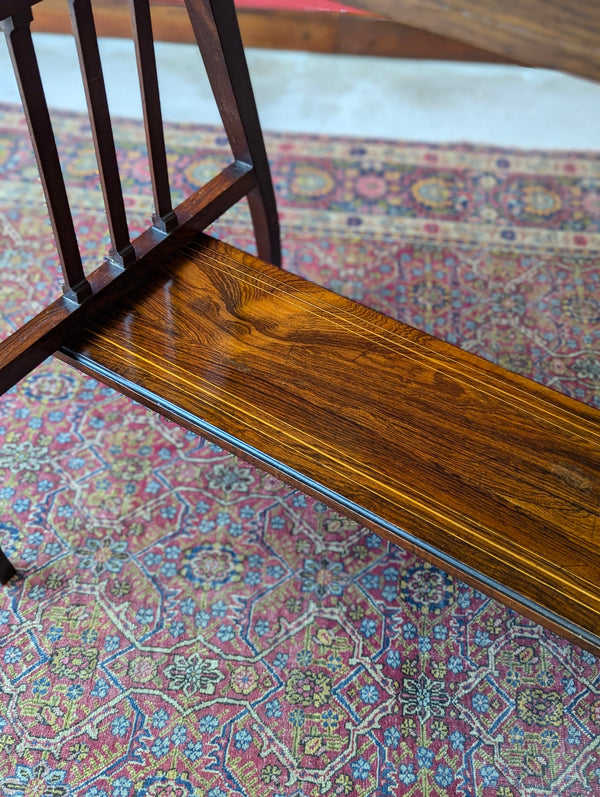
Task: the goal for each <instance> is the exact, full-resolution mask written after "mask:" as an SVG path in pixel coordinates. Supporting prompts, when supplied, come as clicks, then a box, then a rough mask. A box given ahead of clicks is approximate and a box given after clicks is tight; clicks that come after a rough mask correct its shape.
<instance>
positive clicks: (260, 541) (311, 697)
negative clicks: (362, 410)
mask: <svg viewBox="0 0 600 797" xmlns="http://www.w3.org/2000/svg"><path fill="white" fill-rule="evenodd" d="M58 122H59V128H60V138H61V141H62V145H63V150H64V152H65V153H66V160H65V171H66V175H67V178H68V182H69V190H70V193H71V196H72V198H73V201H74V204H75V206H76V208H77V226H78V230H79V235H80V238H81V241H82V242H83V245H84V247H85V251H86V253H87V254H88V256H89V258H88V259H89V263H90V264H92V263H96V262H97V261H98V258H99V257H101V256H102V252H103V251H104V248H105V245H106V238H105V230H104V228H103V227H102V225H101V221H100V219H101V214H100V213H99V208H100V194H99V191H98V188H97V185H96V178H95V171H94V163H93V158H92V156H91V144H90V142H89V136H88V132H87V125H86V124H85V122H84V121H83V120H82V119H80V118H79V117H76V116H62V117H60V118H59V119H58ZM25 135H26V134H25V128H24V122H23V119H22V117H21V115H20V113H19V112H18V110H17V109H15V108H12V107H7V106H5V107H3V108H2V109H1V116H0V177H1V178H2V183H1V188H0V258H1V263H2V282H1V284H0V307H1V309H2V324H3V330H4V332H5V333H7V332H8V331H9V330H10V329H11V328H13V327H14V326H16V325H17V324H19V323H20V322H21V321H22V320H23V319H24V318H25V317H27V316H29V315H31V314H32V313H33V312H34V311H35V310H36V309H38V307H39V306H40V304H41V303H45V302H46V301H47V300H48V299H50V298H52V297H53V296H54V295H56V293H57V292H58V286H59V283H60V278H59V274H58V271H57V265H56V262H55V259H54V257H53V250H52V241H51V237H50V228H49V225H48V223H47V221H46V219H45V216H44V210H43V203H42V199H41V189H40V187H39V184H38V182H37V180H36V177H35V167H34V164H33V161H32V157H31V155H30V154H29V153H28V152H27V148H26V147H25V146H24V144H23V142H24V140H25ZM117 137H118V144H119V148H120V157H121V164H122V171H123V175H124V178H125V190H126V202H127V207H128V211H129V212H130V216H131V223H132V226H133V227H135V228H137V229H141V228H142V226H145V224H146V221H145V220H146V219H147V218H148V216H149V212H150V211H149V187H148V183H149V181H148V176H147V167H146V165H145V156H144V148H143V144H142V143H141V142H142V141H143V134H142V130H141V127H140V126H139V125H138V124H137V123H133V122H124V123H123V124H122V125H121V126H120V127H119V130H118V136H117ZM267 148H268V150H269V154H270V157H271V159H272V165H273V172H274V178H275V183H276V190H277V194H278V199H279V205H280V212H281V219H282V225H283V240H284V253H285V254H284V257H285V267H286V268H288V269H291V270H293V271H295V272H298V273H301V274H302V275H304V276H306V277H309V278H311V279H313V280H314V281H316V282H320V283H323V284H325V285H327V286H328V287H330V288H332V289H333V290H336V291H339V292H341V293H344V294H346V295H348V296H351V297H352V298H354V299H356V300H358V301H360V302H363V303H366V304H368V305H371V306H373V307H375V308H377V309H378V310H381V311H383V312H385V313H388V314H390V315H393V316H397V317H399V318H401V319H402V320H404V321H406V322H408V323H410V324H413V325H415V326H418V327H420V328H423V329H426V330H427V331H429V332H432V333H434V334H435V335H437V336H439V337H442V338H445V339H447V340H449V341H452V342H454V343H458V344H459V345H461V346H463V347H464V348H467V349H469V350H470V351H474V352H477V353H479V354H481V355H483V356H486V357H488V358H490V359H493V360H495V361H497V362H500V363H501V364H502V365H504V366H506V367H508V368H511V369H513V370H516V371H519V372H521V373H523V374H525V375H527V376H530V377H532V378H534V379H536V380H539V381H541V382H544V383H546V384H548V385H550V386H551V387H553V388H555V389H556V390H560V391H563V392H565V393H568V394H570V395H573V396H575V397H577V398H579V399H581V400H583V401H585V402H587V403H589V404H592V405H596V406H600V342H599V337H600V261H599V249H600V230H599V225H600V193H599V191H600V163H599V161H598V158H597V156H592V155H591V154H585V153H579V154H577V153H542V152H519V151H513V150H510V151H506V150H498V149H488V148H482V147H473V146H468V145H462V146H430V145H423V144H418V143H412V144H409V143H401V142H393V141H359V140H351V139H329V138H319V137H303V136H297V135H296V136H286V135H272V136H269V137H268V140H267ZM169 150H170V164H171V166H172V167H173V171H174V172H175V173H176V174H177V177H176V185H177V190H178V192H180V193H184V192H186V191H188V190H189V189H190V187H191V186H192V185H193V186H196V185H197V184H198V183H199V182H203V181H204V180H205V179H206V178H207V177H208V176H210V175H211V174H212V173H213V172H214V171H216V169H217V168H218V167H219V166H220V165H221V164H222V163H224V162H225V161H226V160H227V159H228V153H227V148H226V142H225V140H224V137H223V134H222V131H220V130H218V129H214V128H201V129H197V128H191V127H172V128H170V129H169ZM216 232H217V234H221V233H225V232H226V234H227V237H228V239H229V240H232V241H233V242H234V243H237V244H238V245H239V246H241V247H251V245H252V236H251V232H250V229H249V225H248V217H247V215H246V211H245V209H244V208H242V209H240V210H235V211H234V212H232V213H230V214H228V216H227V217H226V218H225V219H223V220H222V221H221V222H220V223H219V225H217V228H216ZM0 544H1V545H2V546H3V548H4V549H5V550H6V552H7V554H8V555H9V556H10V557H11V558H12V560H13V561H14V563H15V564H16V566H17V567H18V569H19V571H20V576H19V577H18V578H17V579H14V580H13V581H12V582H11V583H10V585H9V586H8V587H7V588H4V589H3V590H2V591H1V592H0V794H1V795H6V797H26V796H27V797H29V795H36V796H37V797H134V795H136V796H137V795H143V796H145V795H155V796H158V795H161V797H163V796H165V795H169V797H171V796H172V797H188V795H190V796H191V795H196V796H197V797H205V796H206V797H234V796H235V797H237V796H238V795H239V797H242V795H246V796H248V797H262V796H263V795H264V796H265V797H317V796H318V795H328V796H330V797H334V795H361V797H366V795H371V796H372V797H383V796H384V795H390V796H395V795H412V796H414V797H422V796H424V795H428V797H455V796H456V797H542V795H548V797H549V796H550V795H553V796H558V795H560V797H590V795H598V794H600V661H599V660H598V659H597V658H595V657H594V656H593V655H591V654H590V653H587V652H585V651H582V650H580V649H578V648H575V647H573V646H572V645H570V644H568V643H567V642H566V641H564V640H563V639H561V638H560V637H557V636H555V635H553V634H551V633H549V632H547V631H545V630H544V629H542V628H541V627H539V626H537V625H535V624H533V623H532V622H530V621H529V620H527V619H524V618H523V617H521V616H520V615H518V614H516V613H515V612H514V611H511V610H509V609H507V608H505V607H504V606H502V605H501V604H499V603H497V602H495V601H493V600H490V599H489V598H487V597H486V596H485V595H483V594H481V593H479V592H477V591H475V590H473V589H471V588H469V587H467V586H465V585H464V584H462V583H461V582H460V581H458V580H456V579H454V578H451V577H449V576H448V575H446V574H445V573H444V572H442V571H440V570H437V569H435V568H433V567H431V566H429V565H427V564H425V563H424V562H423V561H422V560H421V559H419V558H418V557H416V556H414V555H412V554H409V553H406V552H405V551H403V550H401V549H399V548H396V547H392V546H390V545H388V544H386V543H384V542H383V541H381V540H380V539H379V538H378V537H376V536H374V535H373V534H370V533H368V532H366V531H364V530H362V529H360V528H358V527H356V525H355V524H354V523H352V522H350V521H348V520H346V519H344V518H343V517H340V516H338V515H337V514H335V513H334V512H332V511H330V510H328V509H327V508H326V507H325V506H323V505H322V504H320V503H316V502H314V501H313V500H310V499H308V498H306V497H305V496H304V495H303V494H301V493H299V492H297V491H294V490H291V489H290V488H288V487H286V486H285V485H283V484H281V483H280V482H278V481H276V480H275V479H273V478H272V477H270V476H267V475H265V474H263V473H260V472H259V471H257V470H255V469H253V468H252V467H249V466H248V465H246V464H244V463H242V462H241V461H239V460H237V459H235V458H233V457H232V456H230V455H228V454H226V453H224V452H223V451H222V450H220V449H219V448H217V447H215V446H213V445H210V444H208V443H206V442H205V441H203V440H201V439H198V438H197V437H194V436H193V435H191V434H189V433H185V432H184V431H182V430H181V429H180V428H178V427H176V426H174V425H173V424H171V423H169V422H166V421H164V420H162V419H160V418H159V417H157V416H155V415H152V414H150V413H149V412H147V411H146V410H145V409H143V408H142V407H140V406H137V405H135V404H133V403H132V402H131V401H129V400H128V399H126V398H124V397H122V396H120V395H117V394H115V393H114V392H112V391H111V390H108V389H106V388H104V387H102V386H101V385H99V384H98V383H96V382H94V381H92V380H90V379H88V378H86V377H84V376H82V375H81V374H79V373H77V372H75V371H73V370H70V369H69V368H68V367H67V366H65V365H63V364H61V363H59V362H57V361H49V362H47V363H45V364H44V365H43V366H42V367H40V368H39V369H37V370H36V371H35V372H34V373H33V374H31V375H30V376H29V377H28V378H27V379H26V380H24V382H23V383H22V384H20V385H19V386H18V387H17V388H15V389H13V390H11V391H10V392H9V393H8V394H6V395H5V396H4V397H3V398H2V400H1V402H0Z"/></svg>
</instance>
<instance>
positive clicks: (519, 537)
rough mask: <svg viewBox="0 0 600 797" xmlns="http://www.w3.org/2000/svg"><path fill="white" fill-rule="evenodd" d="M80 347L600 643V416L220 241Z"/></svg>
mask: <svg viewBox="0 0 600 797" xmlns="http://www.w3.org/2000/svg"><path fill="white" fill-rule="evenodd" d="M61 356H63V358H64V359H67V360H70V361H75V362H76V364H77V366H78V367H80V368H82V369H83V370H84V371H87V372H89V373H92V374H94V375H95V376H99V377H100V378H101V379H103V380H104V381H105V382H107V383H109V384H112V385H114V386H117V387H118V388H119V389H120V390H122V391H124V392H126V393H128V394H129V395H131V396H134V397H135V398H137V399H138V400H140V401H141V402H142V403H144V404H146V405H147V406H149V407H152V408H153V409H156V410H158V411H160V412H162V413H163V414H166V415H167V416H169V417H171V418H173V419H176V420H177V421H178V422H179V423H181V424H183V425H184V426H187V427H188V428H190V429H193V430H195V431H197V432H199V433H201V434H204V435H205V436H208V437H209V438H212V439H215V440H219V441H220V442H221V443H223V444H224V445H225V446H226V447H228V448H229V449H231V450H234V451H236V452H238V453H241V454H242V455H244V456H245V457H246V458H248V459H250V460H251V461H254V462H257V463H260V464H262V466H263V467H265V468H267V469H268V470H271V471H273V472H276V473H278V474H280V475H281V476H282V477H283V478H285V479H287V480H288V481H290V482H291V483H293V484H297V485H301V486H302V487H303V488H304V489H305V490H307V491H308V492H311V493H313V494H315V495H319V496H320V497H321V498H323V499H324V500H325V501H327V502H329V503H330V504H331V505H333V506H335V507H337V508H339V509H341V510H342V511H344V512H345V513H346V514H349V515H351V516H353V517H355V518H358V519H360V520H361V521H362V522H363V523H364V524H365V525H367V526H369V527H370V528H373V529H375V530H377V531H378V532H379V533H382V534H383V535H384V536H386V537H388V538H390V539H392V540H394V541H396V542H398V543H399V544H400V545H402V546H404V547H408V548H410V549H412V550H419V551H420V552H421V553H423V555H425V557H426V558H429V559H430V560H432V561H434V562H436V563H438V564H441V565H442V566H443V567H444V568H445V569H447V570H449V571H451V572H454V573H458V574H460V575H461V576H462V577H463V578H464V579H465V580H467V581H469V582H470V583H475V584H477V585H479V586H480V587H481V588H482V589H484V591H487V592H488V593H489V594H493V595H495V596H498V597H501V598H502V600H503V601H504V602H506V603H508V604H510V605H513V606H517V607H519V608H520V609H521V610H522V611H524V612H525V613H526V614H528V615H529V616H532V617H535V618H536V619H538V620H540V621H541V622H543V623H544V624H546V625H547V626H549V627H551V628H553V629H555V630H559V631H560V632H561V633H563V634H564V635H566V636H567V637H569V638H570V639H572V640H575V641H577V642H578V643H579V644H582V645H584V646H586V647H588V648H593V649H599V648H600V590H599V584H600V524H599V523H598V521H599V514H600V506H599V504H600V501H599V499H600V421H599V415H598V413H597V412H596V411H595V410H592V409H591V408H589V407H586V406H585V405H583V404H580V403H578V402H576V401H574V400H571V399H569V398H567V397H564V396H562V395H559V394H558V393H555V392H554V391H551V390H549V389H547V388H544V387H542V386H540V385H537V384H535V383H533V382H530V381H529V380H527V379H524V378H522V377H519V376H517V375H515V374H511V373H508V372H506V371H504V370H503V369H501V368H498V367H496V366H494V365H492V364H490V363H488V362H487V361H485V360H482V359H479V358H477V357H474V356H472V355H470V354H468V353H465V352H463V351H461V350H459V349H456V348H455V347H453V346H450V345H448V344H445V343H443V342H440V341H438V340H436V339H434V338H431V337H429V336H428V335H426V334H425V333H423V332H419V331H417V330H415V329H412V328H410V327H407V326H405V325H403V324H400V323H397V322H395V321H393V320H391V319H389V318H387V317H384V316H381V315H379V314H378V313H376V312H374V311H372V310H369V309H367V308H365V307H362V306H360V305H357V304H355V303H353V302H351V301H349V300H346V299H344V298H341V297H339V296H337V295H336V294H333V293H330V292H329V291H326V290H324V289H322V288H319V287H317V286H315V285H313V284H311V283H308V282H306V281H304V280H302V279H300V278H298V277H295V276H293V275H290V274H288V273H286V272H283V271H281V270H279V269H276V268H274V267H272V266H268V265H265V264H264V263H261V262H260V261H258V260H256V259H255V258H253V257H251V256H249V255H246V254H243V253H241V252H239V251H238V250H236V249H233V248H232V247H230V246H227V245H225V244H223V243H220V242H217V241H215V240H214V239H211V238H209V237H207V236H204V235H202V236H200V237H199V238H197V239H196V240H195V242H194V243H193V244H192V245H190V246H189V247H187V248H186V249H185V250H184V252H182V253H181V254H179V255H177V256H176V257H174V258H173V259H172V260H171V261H170V262H169V263H167V264H166V265H165V266H162V267H160V269H159V270H158V271H156V272H154V273H153V274H152V276H150V277H149V278H148V280H147V282H146V284H145V285H144V287H143V288H142V289H140V290H139V292H136V298H135V301H132V302H129V301H127V299H126V298H125V299H123V300H121V301H120V302H119V303H118V304H117V305H116V307H115V308H114V309H113V310H111V311H110V312H109V313H108V314H107V315H106V316H104V317H103V318H102V321H101V322H99V321H95V322H93V323H92V324H91V325H90V327H89V328H88V329H87V330H86V332H85V333H84V335H83V337H81V338H80V337H78V339H77V342H76V343H74V344H73V345H69V346H67V347H65V348H64V349H63V351H62V354H61ZM323 485H327V487H324V486H323Z"/></svg>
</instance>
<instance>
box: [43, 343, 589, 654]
mask: <svg viewBox="0 0 600 797" xmlns="http://www.w3.org/2000/svg"><path fill="white" fill-rule="evenodd" d="M57 356H58V357H59V358H60V359H61V360H63V361H64V362H66V363H68V364H70V365H73V366H74V367H76V368H77V369H78V370H81V371H83V372H84V373H86V374H88V375H89V376H92V377H94V378H96V379H98V380H100V381H101V382H104V383H105V384H108V385H110V386H111V387H117V389H119V390H120V391H121V392H123V393H124V394H125V395H127V396H129V397H130V398H132V399H133V400H135V401H138V402H139V403H141V404H142V405H144V406H145V407H147V408H148V409H150V410H153V411H155V412H159V413H160V414H161V415H164V416H165V417H167V418H169V419H170V420H172V421H174V422H176V423H178V424H180V425H182V426H183V427H184V428H186V429H189V430H190V431H192V432H194V433H195V434H200V435H202V436H204V437H206V438H207V439H209V440H210V441H212V442H215V443H216V444H218V445H222V446H223V447H224V448H225V449H226V450H228V451H230V452H231V453H233V454H235V455H239V456H241V457H242V458H243V459H244V460H246V461H248V462H250V463H251V464H253V465H256V466H257V467H259V468H261V469H263V470H266V471H267V472H269V473H272V474H273V475H275V476H276V477H278V478H281V479H282V480H283V481H285V482H286V483H288V484H291V485H292V486H293V487H297V488H299V489H301V490H303V491H304V492H306V493H308V494H309V495H311V496H313V497H315V498H317V499H319V500H323V501H324V502H325V503H326V504H327V505H328V506H330V507H331V508H333V509H335V510H336V511H339V512H341V513H342V514H344V515H346V516H348V517H351V518H352V519H354V520H356V521H357V522H358V523H360V524H361V525H364V526H365V527H367V528H368V529H370V530H371V531H374V532H375V533H377V534H379V535H380V536H382V537H384V538H385V539H387V540H389V541H390V542H392V543H394V544H398V545H400V546H401V547H405V548H407V549H408V550H410V551H412V552H414V553H417V554H419V555H422V556H423V558H425V559H426V560H427V561H429V562H431V563H432V564H434V565H436V566H439V567H441V568H442V569H443V570H445V571H447V572H449V573H451V574H452V575H453V576H455V577H457V578H459V579H462V580H464V581H465V582H466V583H468V584H470V585H471V586H473V587H475V588H476V589H480V588H481V587H483V588H484V589H485V591H486V593H487V594H488V595H489V596H490V597H492V598H495V599H498V600H500V601H501V602H502V603H504V604H507V605H509V606H510V607H513V608H515V609H517V610H518V611H521V612H522V614H524V615H525V616H527V617H529V618H530V619H532V620H534V621H535V622H539V623H540V624H541V625H543V626H545V627H546V628H548V629H550V630H551V631H553V632H555V633H557V634H559V635H560V636H563V637H565V638H567V639H568V640H569V641H570V642H572V643H574V644H576V645H579V646H581V647H583V648H585V649H587V650H590V651H591V652H593V653H595V654H596V655H598V654H599V653H600V636H598V635H596V634H594V633H592V632H590V631H588V630H587V629H585V628H582V627H581V626H579V625H576V624H575V623H573V622H572V621H570V620H566V619H565V618H563V617H561V616H560V615H559V614H557V613H556V612H553V611H551V610H549V609H547V608H546V607H544V606H542V605H540V604H538V603H536V602H535V601H533V600H532V599H530V598H527V597H525V596H523V595H522V594H520V593H518V592H517V591H515V590H513V589H511V588H510V587H508V586H506V585H504V584H501V583H500V582H498V581H496V580H494V579H493V578H490V577H489V576H486V575H485V574H484V573H481V572H479V571H477V570H475V569H474V568H471V567H468V566H467V565H465V564H463V563H462V562H461V561H460V560H458V559H455V558H454V557H452V556H451V555H449V554H446V553H444V552H443V551H440V550H438V549H437V548H435V547H434V546H433V545H431V544H429V543H427V542H423V541H422V540H421V539H420V538H419V537H417V536H415V535H413V534H411V533H410V532H408V531H405V530H404V529H401V528H399V527H398V526H395V525H394V524H392V523H390V522H389V521H387V520H385V518H383V517H381V516H379V515H377V514H376V513H374V512H371V511H370V510H367V509H365V508H364V507H362V506H360V505H359V504H357V503H355V502H354V501H352V500H351V499H348V498H346V497H345V496H343V495H341V494H340V493H337V492H335V491H333V490H331V489H330V488H328V487H326V486H325V485H324V484H321V483H319V482H317V481H315V480H314V479H312V478H310V477H308V476H306V475H304V474H303V473H301V472H300V471H298V470H296V469H294V468H292V467H290V466H288V465H285V464H284V463H282V462H280V461H279V460H277V459H275V458H273V457H271V456H269V455H268V454H265V453H264V452H263V451H261V450H259V449H257V448H255V447H254V446H252V445H249V444H247V443H245V442H244V441H243V440H240V439H239V438H237V437H235V436H233V435H231V434H229V433H227V432H225V431H223V430H222V429H219V428H218V427H216V426H214V425H213V424H211V423H209V422H207V421H204V420H203V419H202V418H199V417H198V416H196V415H194V414H193V413H190V412H188V411H186V410H184V409H182V408H181V407H178V406H176V405H174V404H172V403H171V402H169V401H166V400H165V399H163V398H161V397H160V396H158V395H156V394H155V393H153V392H152V391H149V390H147V389H145V388H143V387H141V386H139V385H137V384H136V383H134V382H131V381H130V380H128V379H126V378H124V377H122V376H121V375H119V374H116V373H114V372H113V371H111V370H109V369H107V368H104V367H103V366H101V365H99V364H98V363H96V362H94V361H93V360H90V359H89V358H87V357H85V356H83V355H81V354H79V353H77V352H74V351H73V350H71V349H69V347H68V345H65V346H64V347H63V348H61V349H60V350H59V351H58V352H57ZM425 522H427V521H425Z"/></svg>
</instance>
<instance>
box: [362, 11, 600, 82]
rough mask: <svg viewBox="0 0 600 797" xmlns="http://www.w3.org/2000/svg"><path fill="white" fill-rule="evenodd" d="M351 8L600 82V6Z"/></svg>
mask: <svg viewBox="0 0 600 797" xmlns="http://www.w3.org/2000/svg"><path fill="white" fill-rule="evenodd" d="M351 4H352V6H354V7H356V8H359V9H362V10H365V11H371V12H373V13H376V14H378V15H380V16H381V17H382V18H384V19H388V20H393V21H395V22H401V23H403V24H405V25H412V26H414V27H416V28H423V29H424V30H428V31H431V32H432V33H438V34H442V35H444V36H450V37H451V38H455V39H458V40H459V41H462V42H466V43H468V44H472V45H475V46H477V47H485V49H489V50H491V51H492V52H495V53H499V54H501V55H504V56H507V57H509V58H512V59H515V60H517V61H522V62H523V63H525V64H529V65H531V66H544V67H548V68H551V69H561V70H563V71H565V72H572V73H573V74H575V75H583V76H584V77H588V78H592V79H595V80H598V79H600V48H599V47H598V42H599V41H600V3H598V2H597V0H486V2H485V3H482V2H481V0H352V3H351Z"/></svg>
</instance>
